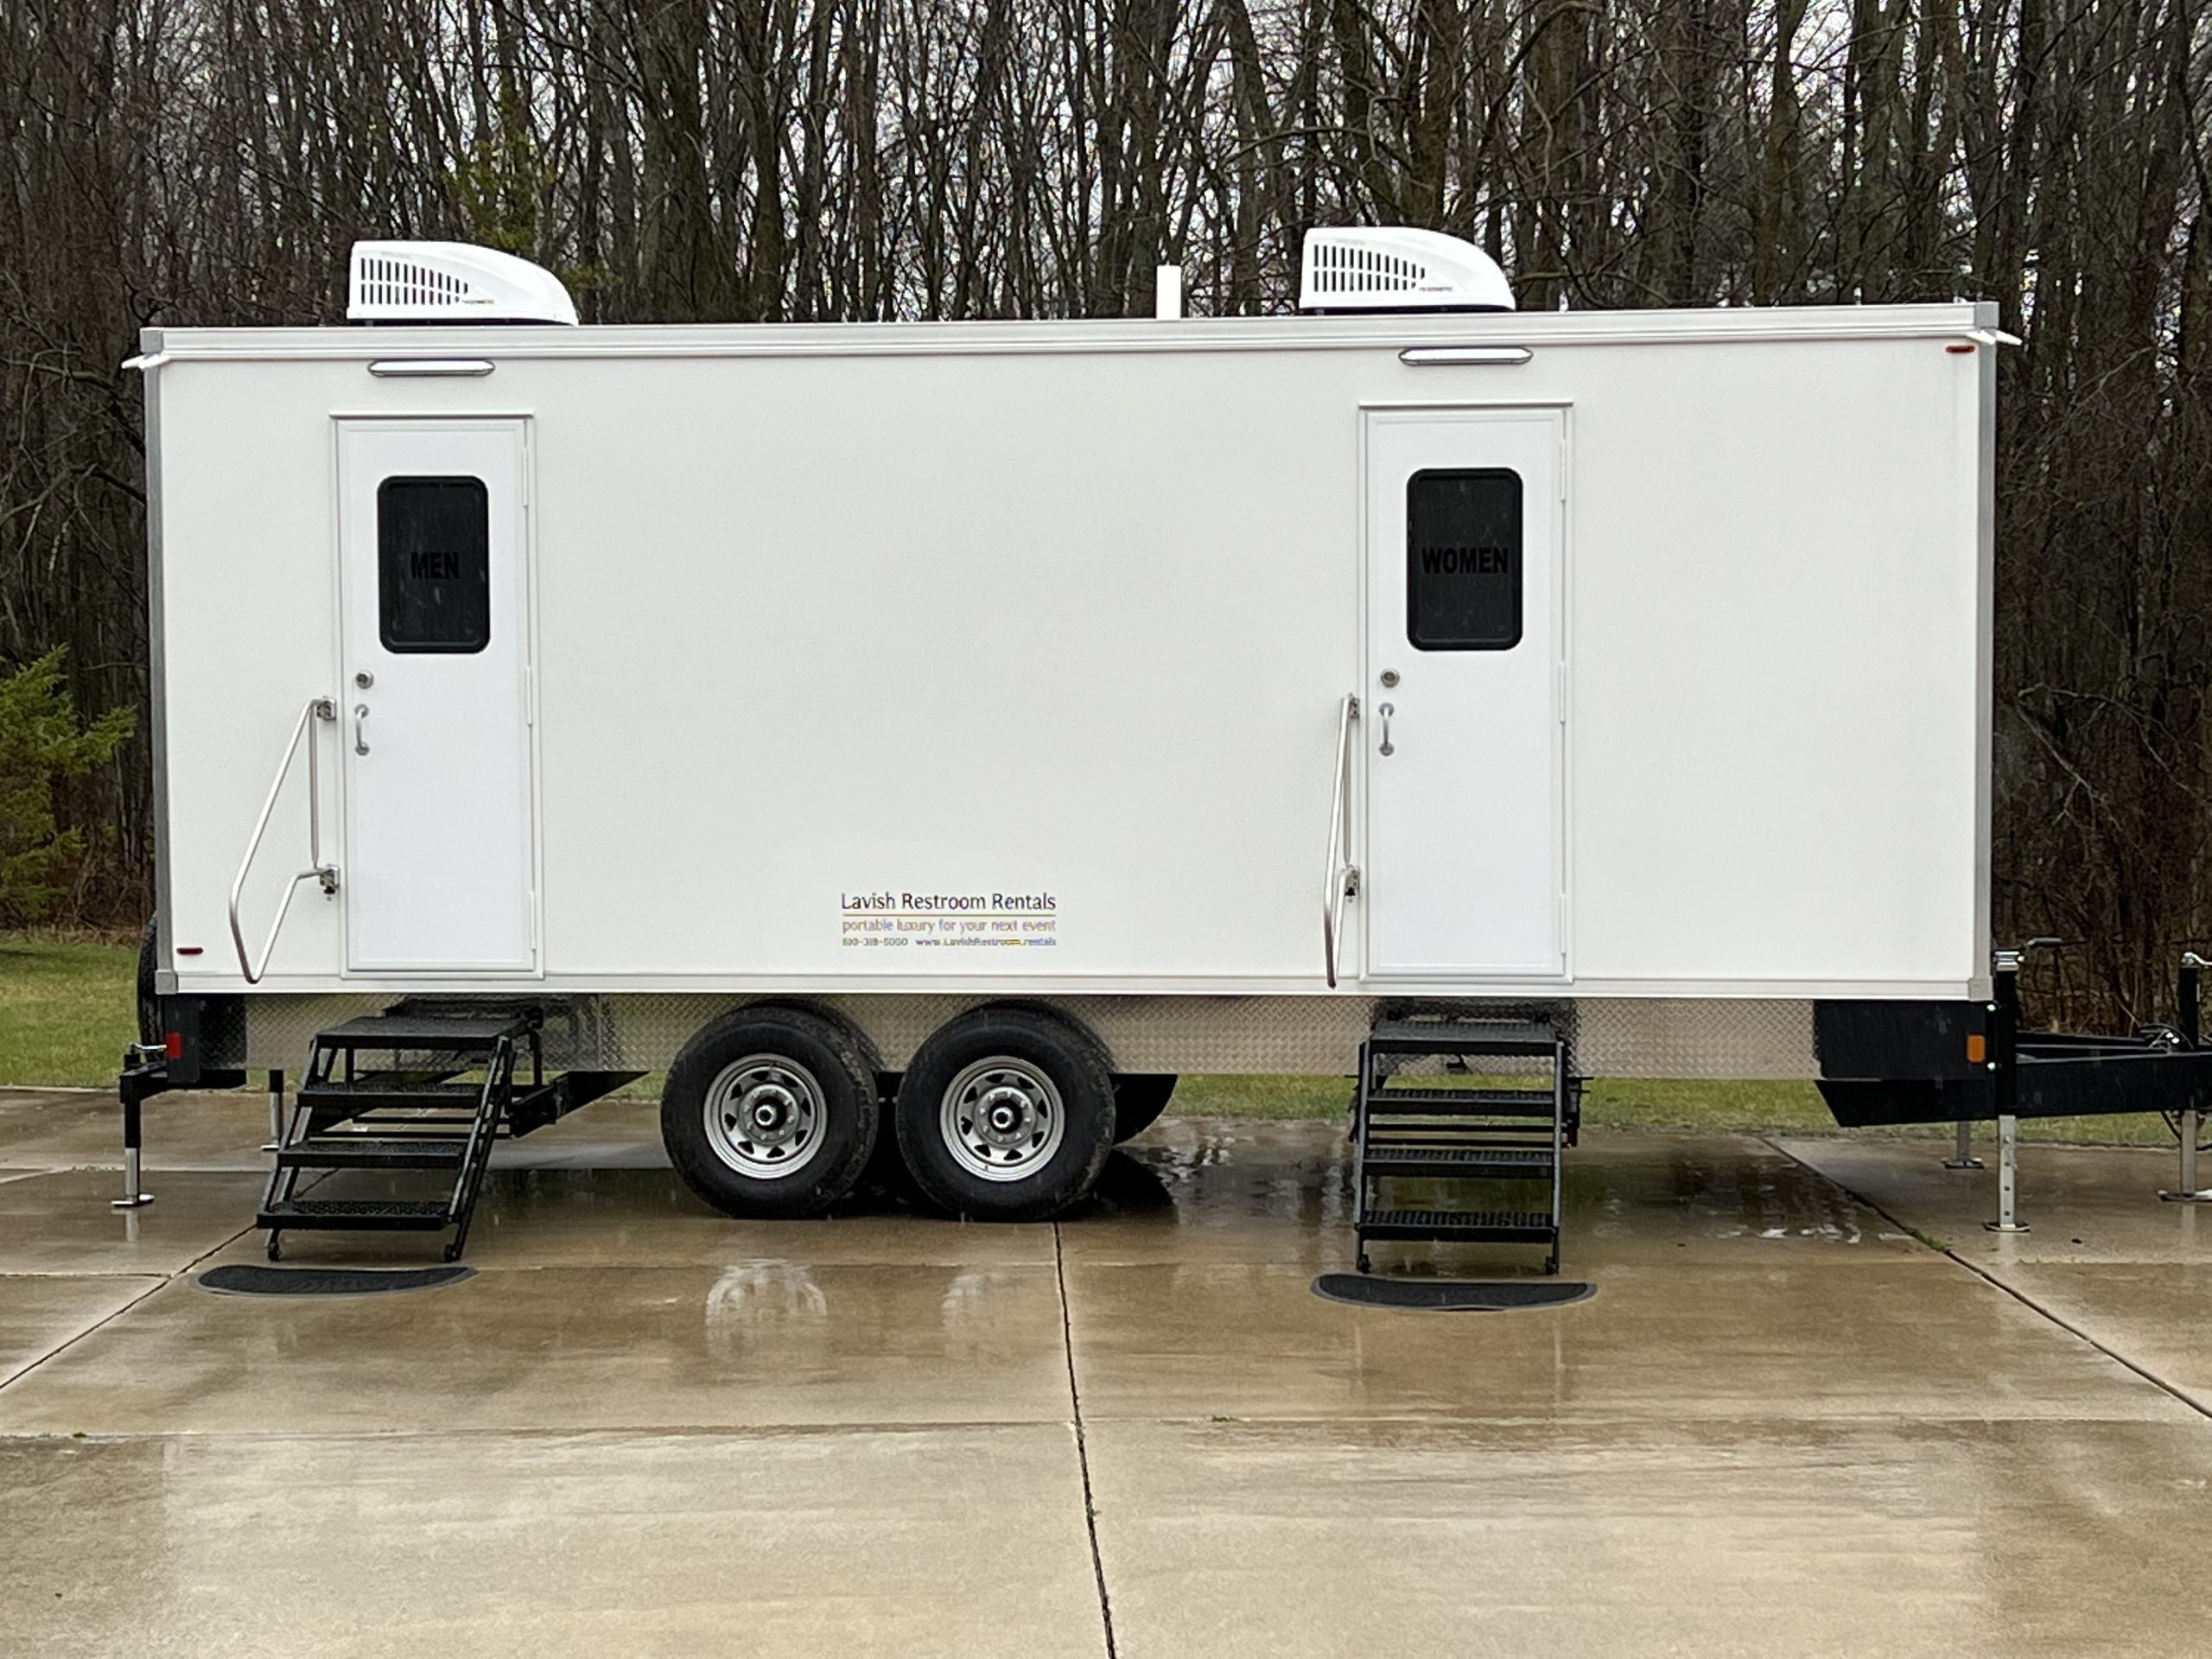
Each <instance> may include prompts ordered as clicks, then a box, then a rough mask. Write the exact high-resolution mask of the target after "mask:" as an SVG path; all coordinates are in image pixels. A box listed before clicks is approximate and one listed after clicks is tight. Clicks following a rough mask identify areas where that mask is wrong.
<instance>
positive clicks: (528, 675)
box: [522, 663, 537, 726]
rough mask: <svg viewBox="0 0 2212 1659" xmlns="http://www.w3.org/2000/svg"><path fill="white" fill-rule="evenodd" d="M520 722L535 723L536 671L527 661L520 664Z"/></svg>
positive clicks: (533, 724)
mask: <svg viewBox="0 0 2212 1659" xmlns="http://www.w3.org/2000/svg"><path fill="white" fill-rule="evenodd" d="M522 723H523V724H524V725H525V726H535V725H537V670H536V669H534V668H532V667H531V665H530V664H528V663H524V664H523V665H522Z"/></svg>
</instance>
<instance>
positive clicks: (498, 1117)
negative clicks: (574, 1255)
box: [255, 1007, 639, 1262]
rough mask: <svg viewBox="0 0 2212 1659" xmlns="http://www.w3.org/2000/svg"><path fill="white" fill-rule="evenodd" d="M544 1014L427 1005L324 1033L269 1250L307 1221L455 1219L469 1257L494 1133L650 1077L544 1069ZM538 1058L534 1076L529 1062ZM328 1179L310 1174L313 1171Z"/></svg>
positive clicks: (376, 1225)
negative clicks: (375, 1186)
mask: <svg viewBox="0 0 2212 1659" xmlns="http://www.w3.org/2000/svg"><path fill="white" fill-rule="evenodd" d="M541 1027H542V1021H541V1020H540V1018H539V1015H538V1013H537V1009H535V1008H531V1007H515V1008H503V1009H499V1010H497V1011H496V1012H493V1013H490V1014H476V1013H470V1014H438V1013H435V1012H434V1011H429V1010H424V1009H420V1008H406V1009H403V1010H400V1011H397V1012H388V1013H385V1014H368V1015H364V1016H363V1017H361V1018H359V1019H356V1020H347V1021H346V1022H345V1023H344V1024H343V1025H339V1026H334V1027H331V1028H330V1029H329V1030H327V1031H324V1032H320V1033H317V1034H316V1036H315V1044H314V1047H313V1049H312V1051H311V1052H310V1055H309V1058H308V1069H307V1074H306V1076H305V1077H303V1078H302V1081H301V1084H300V1088H299V1091H298V1093H297V1095H296V1096H295V1097H294V1103H293V1106H292V1109H291V1112H290V1114H289V1117H288V1119H287V1122H286V1126H285V1131H284V1134H283V1137H282V1138H281V1140H280V1141H279V1142H278V1145H277V1151H276V1155H275V1160H274V1166H273V1167H272V1168H271V1169H270V1176H269V1189H268V1192H267V1193H266V1195H265V1196H264V1198H263V1199H262V1204H261V1209H260V1211H259V1212H258V1213H257V1216H256V1217H255V1225H257V1226H258V1227H262V1228H264V1229H266V1230H267V1231H268V1234H269V1259H270V1261H272V1262H273V1261H276V1260H277V1259H278V1258H279V1256H280V1255H282V1253H283V1235H284V1234H285V1233H287V1232H289V1231H293V1230H298V1229H302V1228H312V1229H319V1230H345V1231H361V1232H390V1231H423V1232H442V1231H444V1230H447V1229H448V1228H450V1229H452V1230H453V1237H452V1238H451V1239H450V1240H449V1241H448V1243H447V1244H446V1247H445V1258H446V1260H447V1261H448V1262H453V1261H457V1260H458V1259H459V1258H460V1255H461V1250H462V1249H463V1247H464V1246H465V1245H466V1244H467V1242H468V1225H469V1221H470V1219H471V1217H473V1216H474V1212H475V1208H476V1200H477V1198H478V1196H479V1195H480V1193H481V1192H482V1190H483V1185H484V1172H485V1170H486V1167H487V1166H489V1164H490V1161H491V1156H492V1146H493V1142H494V1141H498V1140H500V1139H502V1138H512V1137H514V1136H518V1135H528V1134H530V1133H531V1131H532V1130H534V1129H539V1128H544V1127H545V1126H546V1125H547V1124H549V1123H551V1122H556V1120H557V1119H559V1118H561V1117H563V1116H566V1115H567V1114H568V1113H569V1112H571V1111H573V1110H575V1109H576V1108H577V1107H579V1106H582V1105H583V1104H585V1103H587V1102H588V1101H592V1100H596V1099H597V1098H599V1096H601V1095H604V1094H606V1093H607V1092H608V1091H610V1090H613V1089H616V1088H619V1087H620V1085H621V1084H625V1083H626V1082H628V1081H629V1080H630V1079H631V1078H632V1077H637V1076H639V1073H637V1072H635V1071H569V1072H565V1073H563V1074H562V1075H561V1076H559V1077H550V1078H549V1077H546V1075H545V1058H544V1046H543V1040H542V1037H541V1034H540V1033H541ZM525 1057H527V1059H528V1068H527V1080H526V1081H524V1080H523V1078H522V1077H518V1072H520V1071H522V1070H523V1061H524V1058H525ZM364 1170H367V1171H404V1172H414V1173H430V1174H433V1175H435V1176H436V1177H438V1178H439V1179H438V1180H437V1182H436V1184H435V1190H434V1191H433V1192H429V1193H427V1194H424V1195H423V1196H419V1197H398V1196H384V1195H379V1196H374V1197H365V1196H359V1195H356V1194H353V1193H337V1192H332V1193H327V1194H326V1193H325V1192H323V1188H324V1186H325V1185H328V1184H330V1183H331V1182H332V1181H333V1179H334V1178H337V1177H340V1176H342V1175H344V1174H346V1173H353V1172H359V1171H364ZM316 1174H320V1175H321V1178H322V1179H321V1180H319V1181H315V1182H314V1183H313V1184H312V1185H302V1179H303V1178H307V1177H311V1176H313V1175H316Z"/></svg>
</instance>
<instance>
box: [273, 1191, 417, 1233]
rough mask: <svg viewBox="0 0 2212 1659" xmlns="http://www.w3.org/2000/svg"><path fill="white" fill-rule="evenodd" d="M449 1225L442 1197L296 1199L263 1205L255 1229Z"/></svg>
mask: <svg viewBox="0 0 2212 1659" xmlns="http://www.w3.org/2000/svg"><path fill="white" fill-rule="evenodd" d="M452 1224H453V1216H452V1212H451V1211H450V1210H449V1209H448V1206H447V1203H446V1200H445V1199H443V1198H288V1199H285V1200H284V1201H283V1202H281V1203H278V1204H273V1205H264V1206H263V1207H262V1210H261V1213H260V1214H259V1215H257V1216H256V1217H254V1225H255V1226H257V1227H283V1228H293V1227H340V1228H344V1227H355V1228H361V1229H365V1230H368V1229H376V1230H382V1229H395V1230H414V1229H417V1228H419V1229H422V1230H425V1231H429V1230H435V1229H438V1228H441V1227H448V1226H450V1225H452Z"/></svg>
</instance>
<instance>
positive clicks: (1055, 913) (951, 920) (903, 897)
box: [837, 887, 1060, 950]
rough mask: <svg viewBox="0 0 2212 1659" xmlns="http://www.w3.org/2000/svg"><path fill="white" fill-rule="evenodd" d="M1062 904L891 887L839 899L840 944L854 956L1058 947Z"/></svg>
mask: <svg viewBox="0 0 2212 1659" xmlns="http://www.w3.org/2000/svg"><path fill="white" fill-rule="evenodd" d="M1059 910H1060V901H1059V898H1058V895H1057V894H1055V893H1045V892H1037V893H910V892H906V891H905V890H903V889H900V890H894V889H893V888H889V887H882V888H876V889H872V890H870V891H868V892H866V893H839V894H838V895H837V912H838V922H839V927H840V930H841V938H842V943H843V944H845V945H846V946H847V947H848V948H849V949H855V950H886V949H888V950H899V949H901V948H907V947H912V948H918V949H924V950H943V949H945V948H948V947H950V948H955V949H957V948H972V947H976V946H984V947H992V946H1005V945H1012V946H1016V947H1020V946H1033V945H1052V944H1058V943H1059Z"/></svg>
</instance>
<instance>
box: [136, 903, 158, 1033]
mask: <svg viewBox="0 0 2212 1659" xmlns="http://www.w3.org/2000/svg"><path fill="white" fill-rule="evenodd" d="M160 931H161V929H160V924H158V923H156V922H155V921H153V920H151V919H149V920H148V922H147V923H146V931H145V932H144V933H143V935H141V936H140V938H139V940H138V1040H139V1041H140V1042H142V1043H144V1044H146V1045H147V1046H149V1047H155V1048H158V1047H160V1046H161V1044H162V1002H161V998H160V997H159V996H157V995H156V994H155V991H154V970H155V969H156V968H157V967H158V966H159V965H160V957H159V953H160V950H161V941H160V938H159V937H158V936H159V933H160Z"/></svg>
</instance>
